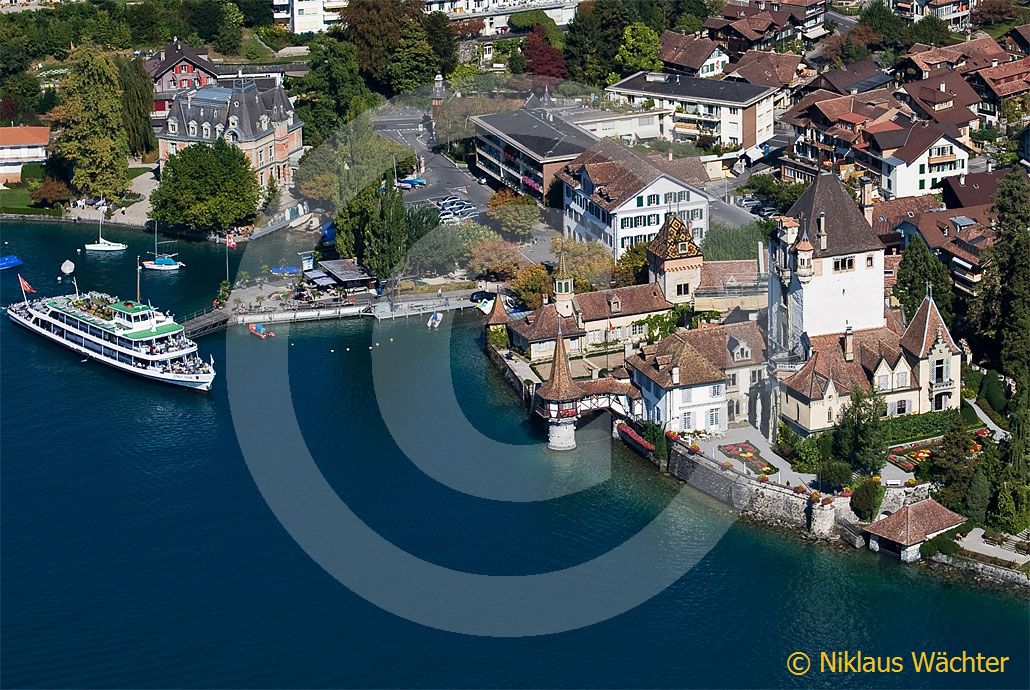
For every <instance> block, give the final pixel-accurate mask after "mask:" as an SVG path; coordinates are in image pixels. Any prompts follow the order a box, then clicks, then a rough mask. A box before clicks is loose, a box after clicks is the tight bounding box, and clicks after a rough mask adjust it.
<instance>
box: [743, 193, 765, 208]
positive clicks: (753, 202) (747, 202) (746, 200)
mask: <svg viewBox="0 0 1030 690" xmlns="http://www.w3.org/2000/svg"><path fill="white" fill-rule="evenodd" d="M761 205H762V202H761V201H759V200H758V198H757V197H754V196H751V195H750V194H745V195H744V196H739V197H737V206H740V207H741V208H748V207H749V206H761Z"/></svg>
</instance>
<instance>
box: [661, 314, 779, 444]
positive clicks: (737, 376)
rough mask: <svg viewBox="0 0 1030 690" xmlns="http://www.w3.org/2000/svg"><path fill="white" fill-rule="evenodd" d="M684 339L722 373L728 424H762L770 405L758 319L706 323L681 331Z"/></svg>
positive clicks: (765, 361) (765, 364) (763, 341)
mask: <svg viewBox="0 0 1030 690" xmlns="http://www.w3.org/2000/svg"><path fill="white" fill-rule="evenodd" d="M681 334H682V337H683V339H684V340H685V341H686V342H687V344H689V345H690V346H691V347H692V348H694V350H696V351H697V352H699V353H701V356H702V357H703V358H704V359H705V361H707V362H708V363H709V364H712V365H714V366H715V367H716V368H717V369H718V370H719V371H720V372H722V375H723V380H724V381H725V385H726V424H727V426H740V425H744V424H748V423H750V424H751V425H753V426H755V427H760V426H761V423H760V422H761V421H764V420H762V419H761V417H762V416H764V414H763V413H764V412H765V410H767V409H768V407H767V405H766V404H765V403H764V401H762V400H761V399H762V396H763V393H765V391H766V375H767V371H768V369H767V360H766V352H765V334H764V333H763V332H762V329H761V328H760V327H759V325H758V322H757V321H742V322H739V323H728V324H719V325H704V324H702V325H701V326H699V327H698V328H694V329H690V330H687V331H681Z"/></svg>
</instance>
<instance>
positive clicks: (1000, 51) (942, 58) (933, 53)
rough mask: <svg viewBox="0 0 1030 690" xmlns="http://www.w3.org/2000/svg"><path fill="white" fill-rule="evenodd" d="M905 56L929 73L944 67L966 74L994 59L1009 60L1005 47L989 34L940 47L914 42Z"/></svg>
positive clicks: (988, 63)
mask: <svg viewBox="0 0 1030 690" xmlns="http://www.w3.org/2000/svg"><path fill="white" fill-rule="evenodd" d="M905 57H907V58H908V59H910V60H912V62H913V63H915V64H916V66H917V67H919V68H920V69H921V70H923V71H924V72H927V73H931V74H932V73H934V72H935V71H936V70H944V69H955V71H957V72H958V73H959V74H966V73H968V72H973V71H975V70H978V69H982V68H984V67H989V66H990V65H991V62H992V61H994V60H997V61H998V62H1007V61H1008V60H1009V54H1008V53H1006V52H1005V49H1004V48H1002V47H1001V46H999V45H998V42H997V41H995V40H994V39H993V38H991V37H989V36H987V37H984V38H977V39H974V40H972V41H966V42H965V43H958V44H956V45H953V46H944V47H940V48H930V47H928V46H925V45H921V44H916V45H914V46H912V50H910V51H909V53H908V54H907V55H906V56H905ZM960 63H961V64H960Z"/></svg>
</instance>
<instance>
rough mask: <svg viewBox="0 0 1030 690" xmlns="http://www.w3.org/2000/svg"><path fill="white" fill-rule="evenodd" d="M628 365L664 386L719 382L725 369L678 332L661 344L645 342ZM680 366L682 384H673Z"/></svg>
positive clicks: (629, 359)
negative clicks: (715, 363) (712, 361)
mask: <svg viewBox="0 0 1030 690" xmlns="http://www.w3.org/2000/svg"><path fill="white" fill-rule="evenodd" d="M626 366H627V367H629V368H632V369H636V370H637V371H639V372H640V373H642V374H643V375H644V376H646V377H647V378H649V379H651V380H652V381H654V382H655V383H657V384H658V385H659V386H661V387H662V388H666V389H668V388H675V387H677V386H697V385H701V384H704V383H718V382H720V381H723V380H724V379H725V376H724V375H723V372H722V371H720V370H719V369H718V368H717V367H716V366H715V365H714V364H712V363H711V362H709V361H708V360H707V359H706V358H705V356H704V355H702V354H701V353H700V352H698V351H697V350H696V349H694V347H693V346H692V345H690V343H688V342H687V339H686V337H685V334H684V333H674V334H672V335H670V336H669V337H668V338H666V339H664V340H662V341H661V342H660V343H658V344H657V345H644V346H642V347H641V350H640V351H639V352H638V353H637V354H634V355H631V356H630V357H627V358H626ZM673 367H678V368H679V383H673V378H672V369H673Z"/></svg>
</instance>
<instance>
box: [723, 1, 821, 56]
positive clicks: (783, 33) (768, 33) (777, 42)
mask: <svg viewBox="0 0 1030 690" xmlns="http://www.w3.org/2000/svg"><path fill="white" fill-rule="evenodd" d="M770 4H771V3H770ZM760 5H761V6H760ZM806 15H807V10H805V9H804V8H800V7H790V8H786V7H784V8H781V9H772V8H771V7H769V6H768V4H766V3H764V2H763V3H760V4H759V3H754V4H750V5H738V4H729V3H728V4H726V5H724V6H723V8H722V10H721V11H720V13H719V16H712V17H709V18H708V19H706V20H705V23H704V28H705V29H707V30H708V37H709V38H711V39H712V40H714V41H716V42H717V43H719V44H720V45H722V46H723V48H724V49H725V51H726V52H727V53H729V54H730V56H731V57H739V56H741V55H743V54H744V53H746V52H747V51H749V50H773V49H776V48H782V47H783V45H784V44H785V43H787V42H788V41H793V40H795V39H798V38H801V27H802V26H803V25H804V24H805V23H806V22H807V21H808V20H807V16H806Z"/></svg>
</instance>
